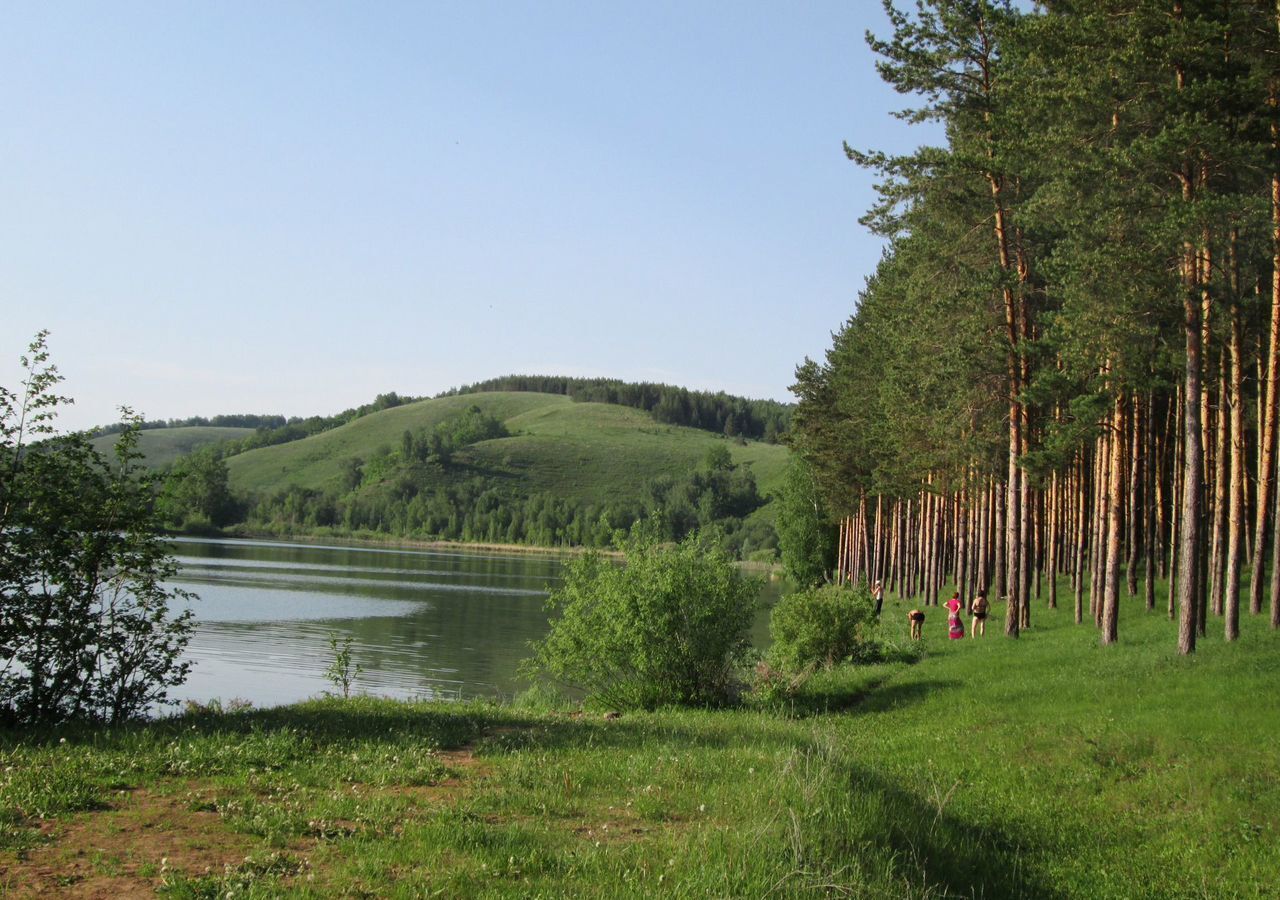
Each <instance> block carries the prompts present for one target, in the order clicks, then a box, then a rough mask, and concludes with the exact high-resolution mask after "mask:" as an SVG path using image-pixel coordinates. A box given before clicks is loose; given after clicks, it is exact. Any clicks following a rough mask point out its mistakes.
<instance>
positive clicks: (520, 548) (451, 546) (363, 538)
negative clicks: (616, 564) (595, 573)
mask: <svg viewBox="0 0 1280 900" xmlns="http://www.w3.org/2000/svg"><path fill="white" fill-rule="evenodd" d="M171 534H172V535H173V536H174V537H204V538H215V539H216V538H236V539H242V540H254V541H291V542H296V543H299V544H320V543H324V542H339V543H341V544H342V545H350V546H353V547H380V548H402V549H405V550H447V551H450V552H454V551H459V550H461V551H474V552H476V553H509V554H512V555H528V556H550V557H560V558H566V557H568V558H573V557H578V556H582V555H584V554H586V553H591V552H595V553H599V554H600V555H601V556H607V557H609V558H611V559H624V558H625V556H626V554H625V553H623V552H622V551H621V550H611V549H608V548H603V547H582V546H571V547H542V546H537V545H534V544H498V543H480V542H475V541H440V540H425V539H422V538H406V537H396V536H394V535H380V534H374V533H369V532H364V533H355V534H352V533H336V532H333V533H315V532H291V533H289V534H279V533H276V532H272V531H263V530H258V529H252V528H244V527H241V526H233V527H231V528H223V529H209V530H207V531H201V532H187V531H175V532H172V533H171ZM734 565H735V566H737V567H738V568H739V569H742V570H743V571H746V572H752V573H755V574H758V575H765V576H767V577H768V578H769V579H770V580H777V579H779V578H781V576H782V564H781V563H779V562H760V561H759V560H750V559H740V560H735V561H734Z"/></svg>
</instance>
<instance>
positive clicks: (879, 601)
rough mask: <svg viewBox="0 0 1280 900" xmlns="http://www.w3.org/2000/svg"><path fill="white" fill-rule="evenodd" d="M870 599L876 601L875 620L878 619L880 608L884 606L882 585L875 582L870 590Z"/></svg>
mask: <svg viewBox="0 0 1280 900" xmlns="http://www.w3.org/2000/svg"><path fill="white" fill-rule="evenodd" d="M871 599H872V600H874V601H876V618H877V619H878V618H880V607H882V606H884V584H883V583H882V582H880V581H877V582H876V583H875V585H874V586H873V587H872V588H871Z"/></svg>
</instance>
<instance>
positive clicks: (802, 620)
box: [769, 584, 880, 672]
mask: <svg viewBox="0 0 1280 900" xmlns="http://www.w3.org/2000/svg"><path fill="white" fill-rule="evenodd" d="M876 630H877V622H876V615H875V602H874V601H873V600H872V599H871V592H870V590H868V589H867V586H866V585H865V584H862V585H859V586H858V587H856V588H849V587H840V586H838V585H831V584H829V585H824V586H823V587H817V588H810V589H809V590H806V591H796V592H795V593H794V594H788V595H787V596H785V597H783V598H782V599H781V600H779V601H778V605H777V606H775V607H774V608H773V615H772V616H771V617H770V619H769V631H770V633H771V634H772V635H773V646H772V647H771V648H770V651H769V653H770V656H771V658H772V661H773V664H774V665H775V666H776V667H777V668H779V669H782V670H784V671H787V672H799V671H801V670H803V669H805V668H808V667H811V666H833V665H835V664H837V663H841V662H846V661H850V662H873V661H876V660H878V659H879V656H880V648H879V644H878V642H877V641H876Z"/></svg>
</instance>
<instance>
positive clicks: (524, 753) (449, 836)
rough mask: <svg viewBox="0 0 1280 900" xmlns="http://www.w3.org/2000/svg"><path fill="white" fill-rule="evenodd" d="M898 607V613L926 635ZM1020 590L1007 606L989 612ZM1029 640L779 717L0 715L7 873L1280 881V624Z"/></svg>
mask: <svg viewBox="0 0 1280 900" xmlns="http://www.w3.org/2000/svg"><path fill="white" fill-rule="evenodd" d="M904 609H905V607H902V606H901V605H898V604H895V603H893V602H890V603H889V604H887V605H886V627H887V628H889V629H890V630H891V631H892V632H894V633H895V634H896V633H897V632H898V631H901V632H903V633H905V630H906V626H905V616H904V614H903V613H904ZM999 612H1002V611H1001V610H997V618H998V613H999ZM1035 620H1036V624H1035V627H1034V629H1033V630H1032V631H1031V632H1029V633H1027V634H1025V635H1024V636H1023V638H1022V639H1020V640H1018V641H1009V640H1006V639H1004V638H1003V637H1000V636H999V635H998V634H996V633H995V632H996V631H997V630H998V629H995V628H993V633H992V634H989V635H988V636H987V637H986V638H985V639H984V640H979V641H974V640H966V641H963V642H948V641H946V640H944V639H943V632H944V627H943V618H942V617H941V616H939V615H937V614H936V613H931V614H930V619H929V621H928V622H927V623H926V627H925V631H926V646H927V653H926V655H925V657H924V659H922V660H921V661H920V662H918V663H916V664H914V665H903V664H897V665H892V666H878V667H867V668H862V669H857V670H843V671H837V672H834V673H830V674H826V675H822V676H819V677H817V678H815V679H814V680H813V681H811V682H810V683H809V684H808V685H807V686H806V687H805V689H804V691H803V692H802V693H801V694H800V696H798V697H797V698H796V699H795V700H794V701H793V702H789V703H785V704H782V705H780V706H777V707H773V708H750V707H748V708H743V709H736V710H727V711H710V712H707V711H659V712H655V713H644V714H633V713H628V714H625V715H623V716H621V717H619V718H616V719H606V718H604V717H603V716H601V715H600V714H598V713H586V714H580V713H573V712H569V711H561V712H536V711H531V710H522V709H519V708H517V707H497V706H479V705H477V706H470V705H441V704H435V705H431V704H403V703H391V702H385V701H378V700H372V699H359V700H352V701H347V702H343V701H319V702H315V703H309V704H303V705H299V706H294V707H286V708H281V709H276V710H262V711H254V710H249V711H241V712H217V713H204V714H199V715H188V716H185V717H182V718H179V719H174V720H171V721H165V722H158V723H152V724H149V725H142V726H136V727H131V728H126V729H119V730H115V731H111V732H105V731H85V730H77V729H65V730H61V731H58V732H54V733H49V734H40V735H32V734H5V735H3V737H2V738H0V755H2V756H3V759H2V760H0V769H3V773H2V774H0V822H2V823H3V824H2V826H0V829H2V830H0V834H2V835H3V837H2V840H3V843H4V849H3V850H0V888H2V889H5V890H8V891H10V892H12V893H14V894H15V895H23V894H25V893H35V892H39V891H47V892H55V891H56V892H67V893H72V894H74V893H76V892H80V893H82V894H85V895H91V894H95V893H107V892H112V893H127V892H129V891H138V890H150V889H152V888H156V889H159V890H161V891H164V892H167V893H169V894H171V895H173V896H213V895H219V896H226V895H227V894H228V892H230V893H232V894H233V895H247V894H253V895H271V894H276V893H280V894H283V893H289V894H302V895H306V894H308V893H309V894H312V895H316V896H333V895H340V896H360V895H366V896H387V895H397V894H398V895H402V896H423V895H429V894H433V893H439V894H440V895H442V896H511V897H525V896H565V895H568V896H599V897H614V896H649V895H654V894H660V895H665V896H690V897H703V896H747V897H759V896H815V897H817V896H885V897H899V896H919V897H925V896H929V897H940V896H961V897H970V896H979V897H1005V896H1023V897H1137V896H1142V897H1158V896H1168V897H1175V896H1211V897H1225V896H1233V897H1238V896H1243V897H1251V896H1259V897H1261V896H1274V895H1275V887H1274V885H1275V884H1276V873H1277V872H1278V871H1280V840H1277V838H1278V837H1280V742H1278V740H1277V738H1278V735H1280V728H1278V726H1277V721H1280V720H1278V718H1277V707H1276V702H1275V690H1276V686H1277V684H1278V683H1280V681H1278V679H1280V635H1277V634H1276V633H1273V632H1271V631H1269V630H1268V629H1267V628H1266V625H1265V623H1264V622H1263V621H1261V620H1259V619H1257V618H1252V617H1248V616H1246V617H1245V621H1244V623H1243V624H1244V634H1243V637H1242V639H1241V641H1240V642H1239V643H1238V644H1236V645H1234V646H1227V645H1225V644H1223V643H1222V641H1221V640H1220V639H1218V638H1215V637H1211V638H1209V639H1208V640H1206V641H1204V642H1203V643H1202V646H1201V649H1200V652H1199V653H1198V654H1197V655H1196V656H1195V657H1193V658H1190V659H1180V658H1177V657H1176V656H1175V655H1174V653H1173V646H1174V639H1173V632H1172V626H1171V625H1170V623H1169V622H1168V621H1167V620H1166V619H1164V618H1163V617H1162V616H1160V615H1158V614H1157V615H1149V614H1147V613H1145V612H1144V611H1142V610H1140V609H1139V607H1138V606H1136V605H1132V604H1130V605H1126V606H1125V607H1124V610H1123V615H1122V620H1121V640H1122V643H1121V644H1120V646H1117V647H1112V648H1106V649H1104V648H1101V647H1098V646H1097V640H1096V632H1094V631H1093V629H1092V628H1089V627H1087V626H1075V625H1073V624H1071V622H1070V612H1069V611H1068V610H1059V611H1056V612H1052V611H1046V610H1041V609H1039V608H1038V609H1037V610H1036V615H1035Z"/></svg>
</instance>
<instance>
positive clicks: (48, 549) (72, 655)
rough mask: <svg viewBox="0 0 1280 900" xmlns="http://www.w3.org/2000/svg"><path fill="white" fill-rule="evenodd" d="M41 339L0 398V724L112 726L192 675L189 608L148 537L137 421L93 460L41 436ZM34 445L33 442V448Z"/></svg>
mask: <svg viewBox="0 0 1280 900" xmlns="http://www.w3.org/2000/svg"><path fill="white" fill-rule="evenodd" d="M45 337H46V335H45V333H44V332H42V333H40V334H39V335H37V337H36V339H35V341H34V342H33V343H32V344H31V347H30V355H29V356H25V357H23V358H22V366H23V368H24V370H25V371H26V378H25V380H24V381H23V384H22V388H21V390H20V391H19V392H18V393H13V392H10V391H8V390H7V389H4V388H0V720H7V721H10V722H16V723H23V724H48V723H54V722H59V721H63V720H67V719H90V720H96V721H105V722H119V721H122V720H124V719H128V718H132V717H135V716H138V715H142V714H144V713H146V712H147V711H148V710H150V709H152V708H154V707H155V705H157V704H160V703H163V702H164V701H165V700H166V698H167V692H168V689H169V688H171V687H174V686H176V685H178V684H181V683H182V682H183V681H184V680H185V678H186V675H187V672H188V670H189V669H190V664H189V663H186V662H183V661H181V655H182V651H183V649H184V648H185V647H186V645H187V643H188V641H189V640H190V638H191V633H192V630H193V629H194V622H193V616H192V613H191V611H190V610H189V609H188V610H184V611H181V612H178V613H176V614H175V613H174V612H173V611H172V610H171V608H170V607H171V604H173V603H183V602H185V601H188V600H190V599H192V595H190V594H188V593H186V592H184V591H181V590H177V589H173V588H169V587H167V586H166V583H165V582H166V581H167V580H168V579H170V578H172V576H173V575H174V574H175V573H176V570H177V566H176V563H174V561H173V559H172V558H171V557H170V556H169V555H168V551H167V549H166V547H165V544H164V543H163V542H162V541H161V540H160V539H159V537H158V536H157V532H156V520H155V514H154V513H153V511H152V503H151V498H152V492H151V485H150V483H149V481H148V478H147V476H146V475H145V473H143V471H142V470H141V469H140V467H139V466H138V460H139V459H140V458H141V454H140V453H139V452H138V450H137V439H138V424H139V422H140V420H139V419H138V418H137V417H135V416H133V415H132V414H131V413H130V412H129V411H128V410H125V418H126V421H127V422H128V423H130V424H129V427H126V428H125V429H124V431H123V432H121V435H120V439H119V440H118V441H117V443H116V448H115V455H114V459H107V458H104V457H103V456H102V455H101V454H99V453H98V452H97V451H96V450H95V449H94V448H93V447H92V446H91V445H90V443H89V441H88V440H87V438H86V437H85V436H84V435H82V434H72V435H68V436H65V437H51V436H50V435H51V434H52V429H53V426H52V420H53V418H54V416H55V415H56V412H57V408H58V406H59V405H60V404H62V403H65V402H69V401H67V400H66V398H63V397H60V396H58V395H57V394H55V393H54V388H55V387H56V385H57V384H58V382H59V381H61V377H60V376H59V375H58V373H57V369H56V368H55V367H54V366H52V365H50V364H49V363H48V351H47V349H46V346H45ZM40 437H44V438H45V439H44V440H40V441H38V442H33V440H32V439H33V438H40Z"/></svg>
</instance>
